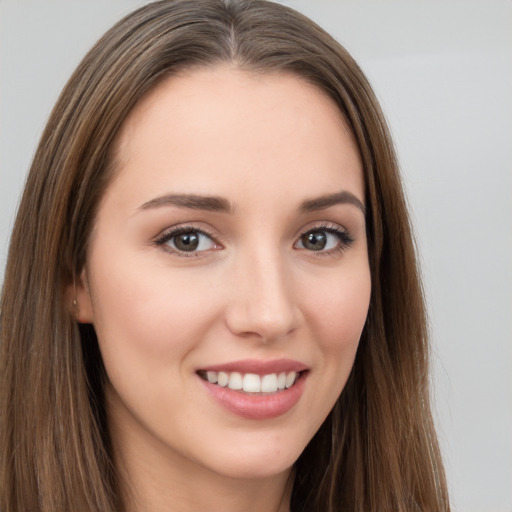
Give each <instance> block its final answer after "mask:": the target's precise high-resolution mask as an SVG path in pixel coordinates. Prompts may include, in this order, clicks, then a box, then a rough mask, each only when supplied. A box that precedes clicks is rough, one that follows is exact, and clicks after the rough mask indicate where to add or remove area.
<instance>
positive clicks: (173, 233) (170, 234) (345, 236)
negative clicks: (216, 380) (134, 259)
mask: <svg viewBox="0 0 512 512" xmlns="http://www.w3.org/2000/svg"><path fill="white" fill-rule="evenodd" d="M315 232H324V233H328V234H331V235H334V236H336V237H337V238H338V241H339V243H338V244H337V246H336V247H334V248H332V249H329V250H327V251H324V250H319V251H314V250H307V249H306V248H298V249H299V250H305V251H306V252H310V253H312V254H314V255H316V256H321V257H325V256H330V255H333V254H336V253H340V252H343V251H345V250H347V249H348V248H350V246H351V245H352V244H353V243H354V238H353V237H352V236H351V235H350V234H349V232H348V231H346V230H345V229H342V228H340V227H338V226H336V225H333V224H320V225H318V226H313V227H311V228H309V229H307V230H305V231H303V232H301V234H300V236H299V237H298V241H297V242H295V244H294V247H295V245H296V244H297V243H298V242H300V241H301V240H302V237H304V236H306V235H308V234H311V233H315ZM188 233H191V234H198V235H203V236H206V237H208V238H209V239H211V240H212V242H213V243H214V244H216V245H218V246H221V244H220V243H219V242H217V240H216V238H215V235H214V234H213V233H210V232H208V231H206V230H204V229H199V228H197V227H194V226H182V227H178V228H174V229H171V230H169V231H166V232H164V233H163V234H162V235H160V236H159V237H158V238H156V239H155V241H154V243H155V245H156V246H158V247H162V248H164V250H165V251H167V252H169V253H171V254H173V255H176V256H178V257H182V258H193V257H199V256H202V255H203V253H205V252H208V251H207V250H202V251H190V252H187V251H180V250H177V249H173V248H172V247H169V246H166V247H164V246H165V244H167V242H169V241H171V240H172V239H173V238H175V237H177V236H179V235H182V234H188Z"/></svg>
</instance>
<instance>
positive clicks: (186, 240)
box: [174, 233, 199, 251]
mask: <svg viewBox="0 0 512 512" xmlns="http://www.w3.org/2000/svg"><path fill="white" fill-rule="evenodd" d="M174 245H175V246H176V248H177V249H178V250H180V251H195V250H196V249H197V247H198V245H199V235H198V234H197V233H181V234H180V235H177V236H175V237H174Z"/></svg>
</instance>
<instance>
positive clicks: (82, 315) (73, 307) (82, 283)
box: [67, 269, 94, 324]
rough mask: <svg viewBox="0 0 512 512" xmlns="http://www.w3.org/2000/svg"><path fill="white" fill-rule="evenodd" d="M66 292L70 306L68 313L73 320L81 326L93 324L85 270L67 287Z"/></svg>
mask: <svg viewBox="0 0 512 512" xmlns="http://www.w3.org/2000/svg"><path fill="white" fill-rule="evenodd" d="M67 292H68V293H67V297H68V300H67V302H68V304H69V305H70V313H71V314H72V315H73V318H74V319H75V320H76V321H77V322H78V323H81V324H91V323H93V321H94V315H93V309H92V300H91V294H90V291H89V284H88V281H87V271H86V270H85V269H84V270H82V272H81V273H80V276H78V278H77V279H76V280H75V281H74V282H73V283H72V284H70V285H69V287H68V290H67Z"/></svg>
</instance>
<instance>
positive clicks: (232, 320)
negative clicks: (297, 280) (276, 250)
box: [226, 265, 301, 342]
mask: <svg viewBox="0 0 512 512" xmlns="http://www.w3.org/2000/svg"><path fill="white" fill-rule="evenodd" d="M275 267H276V265H274V268H273V269H272V270H269V269H268V268H267V269H260V271H258V269H257V268H255V267H254V266H252V268H251V269H248V273H247V274H245V275H243V276H239V279H238V280H237V283H236V284H235V287H234V288H235V290H234V292H233V295H232V297H231V299H230V304H229V306H228V309H227V313H226V323H227V325H228V327H229V329H230V330H231V331H232V332H233V333H234V334H236V335H238V336H243V337H251V336H252V337H257V338H258V339H260V340H261V341H265V342H270V341H275V340H278V339H281V338H284V337H286V336H287V335H289V334H290V333H292V332H293V331H295V330H296V329H297V327H298V326H299V325H300V321H301V313H300V309H299V307H298V304H297V301H296V297H295V295H294V293H293V290H292V286H291V285H290V283H289V282H288V280H287V279H286V276H285V275H284V273H283V272H282V271H281V272H280V271H279V269H278V268H275Z"/></svg>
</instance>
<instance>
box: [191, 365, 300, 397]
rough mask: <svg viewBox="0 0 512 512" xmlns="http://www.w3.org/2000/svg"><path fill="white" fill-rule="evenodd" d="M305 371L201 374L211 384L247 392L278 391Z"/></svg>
mask: <svg viewBox="0 0 512 512" xmlns="http://www.w3.org/2000/svg"><path fill="white" fill-rule="evenodd" d="M302 373H303V372H295V371H290V372H280V373H269V374H266V375H258V374H256V373H245V374H243V373H240V372H224V371H213V370H209V371H200V372H198V374H199V376H200V377H201V378H202V379H203V380H207V381H208V382H209V383H210V384H216V385H217V386H220V387H223V388H224V387H227V388H229V389H231V390H234V391H243V392H245V393H277V392H278V391H283V390H284V389H289V388H291V387H292V386H293V385H294V384H295V382H297V380H298V379H299V378H300V376H301V374H302Z"/></svg>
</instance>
